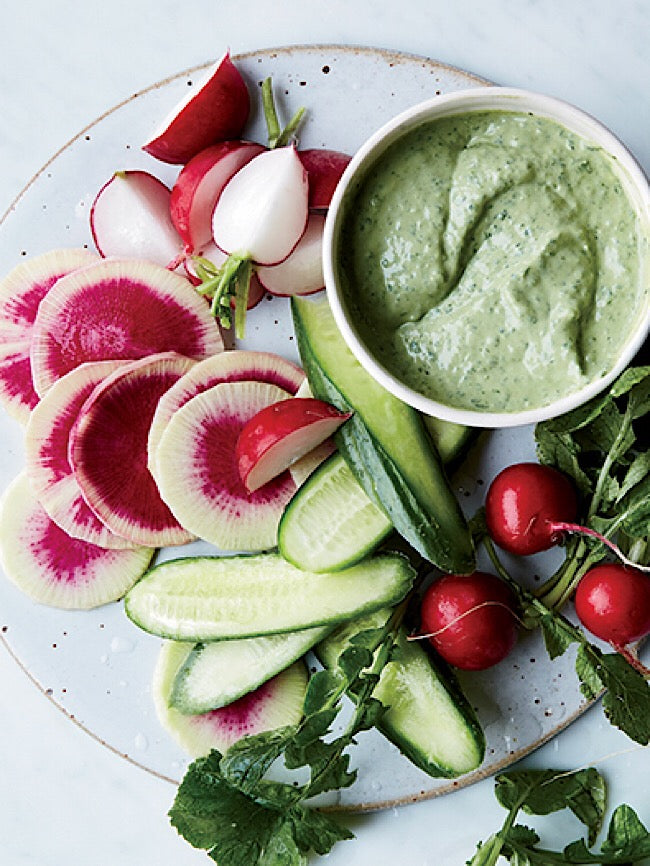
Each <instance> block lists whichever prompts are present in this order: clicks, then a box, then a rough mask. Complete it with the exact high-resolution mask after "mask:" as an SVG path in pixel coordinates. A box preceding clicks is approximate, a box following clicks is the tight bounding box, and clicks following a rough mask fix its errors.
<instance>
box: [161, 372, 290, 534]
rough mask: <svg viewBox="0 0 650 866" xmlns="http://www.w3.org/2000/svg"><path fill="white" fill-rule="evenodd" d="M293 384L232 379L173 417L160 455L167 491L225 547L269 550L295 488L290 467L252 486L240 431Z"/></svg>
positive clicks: (178, 508)
mask: <svg viewBox="0 0 650 866" xmlns="http://www.w3.org/2000/svg"><path fill="white" fill-rule="evenodd" d="M287 396H288V394H287V392H286V391H283V390H282V389H281V388H277V387H276V386H275V385H268V384H266V383H263V382H225V383H222V384H220V385H215V386H214V387H213V388H210V390H208V391H204V392H203V393H202V394H199V395H198V396H196V397H193V398H192V399H191V400H190V401H189V402H187V403H186V404H185V405H184V406H183V407H182V408H181V409H179V410H178V411H177V412H176V413H175V414H174V415H173V417H172V418H171V420H170V421H169V423H168V424H167V427H166V428H165V430H164V432H163V435H162V437H161V439H160V442H159V443H158V447H157V449H156V452H155V454H154V455H153V457H154V466H155V477H156V481H157V482H158V489H159V490H160V495H161V496H162V498H163V499H164V501H165V502H166V503H167V505H168V506H169V508H170V510H171V511H172V513H173V514H174V516H175V517H176V519H177V520H178V522H179V523H180V524H181V525H182V526H185V527H186V529H188V530H189V531H190V532H193V533H194V534H195V535H198V536H199V538H203V539H204V540H205V541H209V542H211V543H212V544H214V545H216V546H217V547H219V548H221V549H222V550H249V551H253V550H266V549H268V548H270V547H274V546H275V545H276V543H277V529H278V522H279V520H280V517H281V515H282V512H283V510H284V507H285V506H286V504H287V502H288V501H289V500H290V499H291V497H292V496H293V493H294V492H295V485H294V483H293V481H292V480H291V477H290V475H289V473H287V472H285V473H284V474H283V475H280V476H278V477H277V478H275V479H274V480H273V481H271V482H270V483H269V484H267V485H266V486H265V487H264V489H263V490H259V491H256V492H255V493H249V492H248V491H247V490H246V488H245V487H244V485H243V483H242V481H241V478H240V477H239V471H238V469H237V462H236V459H235V448H236V445H237V439H238V437H239V434H240V432H241V430H242V428H243V427H244V425H245V424H246V422H247V421H248V420H249V419H250V418H252V417H253V416H254V415H256V414H257V413H258V412H259V411H260V409H263V408H264V407H265V406H268V405H270V404H271V403H275V402H277V401H278V400H283V399H284V398H286V397H287Z"/></svg>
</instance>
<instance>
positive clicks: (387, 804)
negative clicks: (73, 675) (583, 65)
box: [0, 44, 591, 812]
mask: <svg viewBox="0 0 650 866" xmlns="http://www.w3.org/2000/svg"><path fill="white" fill-rule="evenodd" d="M332 52H337V53H341V54H366V55H369V56H370V57H373V58H377V59H381V60H384V61H386V62H388V63H389V64H395V65H397V64H400V65H401V64H417V65H418V66H424V67H426V68H428V69H431V70H432V71H435V70H446V71H448V72H450V73H453V74H457V75H460V76H462V77H463V78H465V79H466V81H467V83H468V84H469V85H471V84H476V85H477V86H481V85H483V86H489V85H490V84H491V82H489V81H487V80H486V79H484V78H481V77H480V76H478V75H475V74H473V73H470V72H466V71H465V70H462V69H459V68H458V67H454V66H452V65H450V64H446V63H442V62H439V61H437V60H433V59H430V58H427V57H423V56H421V55H417V54H409V53H404V52H397V51H392V50H389V49H383V48H372V47H367V46H351V45H336V44H331V45H330V44H315V45H290V46H283V47H279V48H270V49H262V50H259V51H248V52H243V53H240V54H236V55H233V59H235V60H236V59H251V58H256V57H260V56H262V57H268V58H273V57H275V56H277V55H280V54H282V55H285V56H290V55H291V54H294V53H297V54H305V53H308V54H309V53H310V54H317V55H326V54H328V53H332ZM212 63H213V61H208V62H206V63H202V64H199V65H197V66H193V67H189V68H187V69H185V70H182V71H181V72H177V73H175V74H174V75H170V76H168V77H166V78H164V79H162V80H160V81H158V82H156V83H154V84H152V85H150V86H148V87H145V88H143V89H141V90H138V91H136V92H135V93H133V94H132V95H131V96H129V97H127V98H126V99H123V100H122V101H121V102H119V103H117V104H116V105H114V106H112V107H111V108H109V109H108V110H107V111H105V112H104V113H103V114H101V115H100V116H99V117H97V118H96V119H95V120H93V121H92V122H91V123H89V124H87V125H86V126H84V127H83V128H82V129H81V130H80V131H79V132H78V133H77V134H76V135H75V136H73V138H71V139H70V140H69V141H68V142H66V143H65V144H64V145H63V146H62V147H60V148H59V149H58V150H57V151H56V152H55V153H54V154H53V155H52V156H51V157H50V159H49V160H48V161H47V162H46V163H45V164H44V165H43V166H42V167H41V168H40V169H39V170H38V171H37V172H36V173H35V174H34V175H33V177H32V178H31V179H30V180H29V181H28V182H27V183H26V184H25V186H24V187H23V188H22V189H21V190H20V192H19V193H18V194H17V195H16V197H15V198H14V200H13V201H12V202H11V204H10V205H9V206H8V208H7V209H6V211H5V212H4V213H3V214H2V216H1V217H0V228H1V227H2V225H3V223H4V222H5V220H6V219H7V217H8V216H9V215H10V214H11V213H12V212H13V211H14V210H15V208H16V207H17V205H18V204H19V203H20V201H21V199H22V198H23V196H24V195H25V193H26V192H27V191H28V190H29V189H30V187H31V186H32V185H33V184H34V183H35V182H36V181H37V180H38V179H39V178H40V177H41V176H42V175H43V173H44V172H46V171H47V169H48V168H49V167H50V166H51V165H52V163H53V162H55V160H56V159H57V158H58V157H59V156H60V155H61V154H62V153H64V152H65V151H66V150H67V149H68V148H69V147H70V146H71V145H73V144H74V143H75V142H77V141H79V139H81V138H82V137H83V136H85V135H86V134H87V133H88V132H89V131H90V130H92V129H93V128H94V127H95V126H97V125H98V124H99V123H101V122H102V121H103V120H104V119H105V118H106V117H108V116H110V115H112V114H114V113H115V112H117V111H119V110H120V109H121V108H122V107H123V106H125V105H128V104H129V103H131V102H133V101H134V100H136V99H138V98H139V97H141V96H143V95H144V94H147V93H150V92H152V91H155V90H159V89H161V88H163V87H165V86H166V85H168V84H170V83H172V82H175V81H177V80H179V79H182V78H184V77H187V76H191V75H195V74H196V73H200V72H202V71H204V70H206V69H207V68H209V67H210V65H211V64H212ZM0 641H1V642H2V643H3V644H4V646H5V648H6V650H7V652H8V653H9V655H10V656H11V657H12V658H13V659H14V661H15V662H16V664H17V665H18V666H19V667H20V668H21V669H22V670H23V671H24V673H25V674H26V676H27V677H28V678H29V679H30V680H31V682H32V683H33V684H34V685H35V686H36V687H37V688H38V689H39V691H40V692H41V693H42V694H43V695H44V696H45V697H46V698H47V699H48V700H49V701H51V703H52V704H53V705H54V706H55V707H56V708H57V709H58V710H60V711H61V712H62V713H63V714H64V715H65V716H66V717H67V718H68V719H70V721H72V722H74V724H75V725H77V727H79V728H80V729H81V730H83V731H84V732H85V733H86V734H88V735H89V736H91V737H92V738H93V739H94V740H95V741H96V742H97V743H99V744H100V745H102V746H104V747H106V748H107V749H109V750H110V751H111V752H113V753H114V754H115V755H117V756H118V757H120V758H123V759H124V760H126V761H127V762H128V763H130V764H132V765H133V766H136V767H139V768H140V769H142V770H145V771H146V772H147V773H149V774H151V775H152V776H154V777H157V778H159V779H161V780H164V781H166V782H169V783H170V784H172V785H177V784H178V783H177V781H176V780H175V779H173V778H171V777H170V776H167V775H165V774H164V773H161V772H158V771H156V770H154V769H152V768H150V767H147V766H146V765H144V764H143V763H141V762H139V761H137V760H135V759H134V758H132V757H131V756H130V755H127V754H125V753H123V752H121V751H120V750H119V749H117V748H116V747H115V746H113V745H111V744H110V743H109V742H107V741H106V740H104V739H103V738H102V737H100V736H98V735H97V734H96V733H94V732H93V731H92V730H91V729H90V728H89V727H87V726H86V725H85V724H83V723H82V722H80V721H79V720H78V719H77V718H75V716H74V715H73V714H72V713H70V712H69V711H68V710H67V709H66V708H65V707H63V706H62V705H61V704H60V703H58V701H57V700H56V699H55V698H54V696H53V695H52V694H51V693H50V691H51V690H49V689H46V688H45V687H44V686H43V685H42V683H40V682H39V680H38V679H37V678H36V677H35V676H34V675H33V674H32V673H31V672H30V671H29V670H28V668H27V667H26V665H25V664H24V663H23V662H22V661H21V659H20V658H19V656H18V655H17V654H16V653H15V652H14V650H13V649H12V647H11V645H10V643H9V641H8V640H7V639H6V638H5V636H4V635H3V634H0ZM589 706H591V703H590V702H586V701H583V702H582V703H581V705H580V707H579V708H578V710H577V711H575V712H573V713H571V714H570V715H568V716H567V717H565V718H564V719H563V720H562V721H561V722H560V723H559V724H558V725H557V726H555V727H554V728H552V729H551V730H549V731H548V732H547V733H546V734H545V735H543V736H542V737H539V738H538V739H537V740H535V741H534V742H533V743H530V744H528V745H527V746H525V747H522V748H520V749H517V750H513V751H511V752H510V753H509V754H508V755H507V756H506V757H504V758H503V759H502V760H501V761H498V762H496V763H491V764H490V765H489V766H488V767H479V768H478V769H477V770H475V771H474V772H471V773H468V774H466V775H464V776H462V777H460V778H459V779H453V780H449V783H448V784H443V785H441V786H440V787H438V788H435V789H434V790H431V791H422V792H420V793H419V794H416V795H407V796H403V797H396V798H390V799H387V800H383V801H374V802H372V803H364V802H360V803H358V804H354V805H344V806H341V805H337V806H327V807H325V809H326V810H332V811H350V812H352V811H354V812H357V811H358V812H363V811H375V810H379V809H385V808H391V807H394V806H399V805H406V804H409V803H415V802H418V801H422V800H427V799H433V798H435V797H438V796H441V795H442V794H447V793H451V792H453V791H456V790H459V789H461V788H464V787H467V786H468V785H471V784H473V783H475V782H478V781H480V780H481V779H484V778H487V777H489V776H491V775H494V773H496V772H499V771H500V770H503V769H505V768H506V767H508V766H510V765H512V764H513V763H515V762H516V761H518V760H520V759H521V758H523V757H525V756H526V755H528V754H530V753H531V752H533V751H534V750H535V749H537V748H539V747H540V746H542V745H544V743H546V742H548V741H549V740H551V739H552V738H553V737H554V736H556V735H557V734H558V733H559V732H560V731H562V730H564V729H565V728H566V727H568V726H569V725H570V724H571V723H572V722H573V721H575V720H576V719H577V718H578V717H579V716H580V715H582V714H583V713H584V712H585V710H586V709H588V707H589Z"/></svg>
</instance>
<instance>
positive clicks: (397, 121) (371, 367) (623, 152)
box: [323, 86, 650, 428]
mask: <svg viewBox="0 0 650 866" xmlns="http://www.w3.org/2000/svg"><path fill="white" fill-rule="evenodd" d="M482 110H504V111H508V110H511V111H519V112H530V113H532V114H534V115H537V116H541V117H546V118H549V119H551V120H554V121H555V122H556V123H560V124H561V125H563V126H566V127H567V128H568V129H570V130H571V131H572V132H574V133H576V134H578V135H580V136H582V137H583V138H586V139H588V140H591V141H594V143H596V144H597V145H599V146H600V147H601V148H602V149H603V150H604V151H605V152H606V153H607V154H609V155H610V157H613V160H612V165H613V166H614V170H615V171H616V173H617V175H618V176H619V178H620V180H621V181H622V183H623V186H624V188H625V191H626V194H627V196H628V198H629V199H630V200H631V202H632V204H633V206H634V207H635V209H636V211H637V214H638V216H639V219H640V221H641V224H642V226H643V227H645V228H646V236H647V227H648V226H649V225H650V215H649V212H650V188H649V186H648V179H647V178H646V175H645V173H644V171H643V169H642V168H641V166H640V164H639V163H638V161H637V160H636V158H635V157H634V156H633V154H632V153H631V152H630V151H629V150H628V148H627V147H626V146H625V145H624V144H623V142H622V141H621V140H620V139H619V138H617V136H616V135H614V133H613V132H612V131H611V130H610V129H608V128H607V127H606V126H605V125H604V124H603V123H601V122H600V121H599V120H597V119H596V118H595V117H593V116H592V115H590V114H588V113H587V112H586V111H583V110H582V109H581V108H578V107H577V106H575V105H572V104H571V103H569V102H566V101H565V100H562V99H558V98H557V97H553V96H548V95H545V94H542V93H537V92H535V91H531V90H525V89H522V88H514V87H497V86H486V87H472V88H466V89H463V90H458V91H454V92H452V93H447V94H443V95H440V96H434V97H432V98H430V99H427V100H425V101H423V102H419V103H417V104H416V105H413V106H412V107H410V108H407V109H406V110H405V111H402V112H400V113H399V114H397V115H396V116H395V117H393V118H392V119H391V120H389V121H388V122H387V123H385V124H383V126H381V127H380V128H379V129H378V130H377V131H376V132H374V133H373V134H372V135H371V136H370V137H369V138H368V139H367V140H366V141H365V142H364V144H362V145H361V147H360V148H359V150H358V151H357V152H356V154H355V155H354V156H353V157H352V159H351V161H350V163H349V164H348V166H347V167H346V169H345V171H344V172H343V175H342V177H341V179H340V181H339V183H338V185H337V187H336V190H335V192H334V195H333V197H332V201H331V203H330V206H329V209H328V212H327V217H326V220H325V228H324V234H323V271H324V277H325V287H326V291H327V297H328V300H329V304H330V307H331V309H332V314H333V316H334V319H335V321H336V324H337V326H338V328H339V330H340V331H341V333H342V336H343V338H344V340H345V342H346V344H347V345H348V347H349V349H350V350H351V351H352V353H353V355H354V356H355V357H356V359H357V360H358V361H359V363H360V364H361V365H362V366H363V367H364V368H365V369H366V371H367V372H368V373H369V374H370V375H371V376H372V377H373V378H374V379H375V380H376V381H378V382H379V384H381V385H383V386H384V387H385V388H386V389H387V390H388V391H390V392H391V393H392V394H394V395H395V396H396V397H398V398H399V399H400V400H402V401H403V402H404V403H407V404H409V405H411V406H413V407H414V408H415V409H418V410H419V411H420V412H423V413H424V414H426V415H434V416H436V417H438V418H441V419H443V420H445V421H450V422H453V423H456V424H463V425H465V426H468V427H488V428H498V427H514V426H520V425H524V424H534V423H537V422H539V421H545V420H548V419H550V418H554V417H556V416H558V415H562V414H564V413H565V412H569V411H571V410H572V409H576V408H578V407H579V406H581V405H582V404H584V403H586V402H587V401H588V400H590V399H591V398H592V397H595V396H596V395H597V394H599V393H600V392H601V391H603V390H604V389H605V388H606V387H608V386H609V385H610V384H611V383H612V382H613V381H614V379H616V377H617V376H618V375H620V373H622V372H623V370H624V369H625V368H626V367H627V366H628V364H629V363H630V362H631V361H632V359H633V358H634V356H635V355H636V353H637V352H638V350H639V349H640V348H641V346H642V345H643V343H644V342H645V340H646V339H647V336H648V332H649V330H650V292H649V291H647V290H646V294H645V298H644V300H643V303H642V306H641V309H640V311H639V317H638V321H637V323H636V325H635V327H634V328H632V329H631V331H630V334H629V335H628V339H627V341H626V343H625V345H624V347H623V349H622V350H621V352H620V354H619V357H618V359H617V361H616V363H615V364H614V365H613V367H612V368H611V369H610V370H609V371H608V372H607V373H606V374H605V375H604V376H601V377H600V378H598V379H596V380H594V381H592V382H589V383H588V384H587V385H585V386H583V387H582V388H580V389H579V390H577V391H573V392H571V393H570V394H566V395H564V396H562V397H560V398H558V399H557V400H554V401H553V402H552V403H549V404H547V405H545V406H541V407H537V408H532V409H526V410H519V411H513V412H479V411H476V410H470V409H461V408H458V407H455V406H449V405H447V404H445V403H441V402H439V401H437V400H434V399H432V398H430V397H427V396H425V395H424V394H422V393H420V392H418V391H416V390H414V389H413V388H411V387H410V386H408V385H406V384H405V383H404V382H402V381H401V380H400V379H398V378H397V377H396V376H395V375H394V374H393V373H391V372H390V371H389V370H388V369H387V368H386V367H384V366H383V365H382V364H381V363H380V362H379V361H378V360H377V358H376V357H375V356H374V355H373V354H372V353H371V352H370V351H369V350H368V348H367V347H366V345H365V343H364V342H363V340H362V339H361V338H360V336H359V334H358V332H357V330H356V328H355V327H354V325H353V324H352V322H351V317H350V316H349V315H348V313H347V310H346V306H345V301H344V299H343V297H342V292H341V291H340V290H339V283H338V278H337V274H336V267H335V254H336V242H337V231H338V228H339V226H340V222H341V219H342V213H343V207H344V204H345V200H346V196H347V193H348V190H350V188H351V187H352V186H353V185H354V183H355V182H356V180H357V178H358V177H359V176H363V174H364V172H365V171H366V169H367V168H368V166H369V165H371V164H372V163H373V162H374V161H375V160H376V159H377V158H378V157H379V156H381V155H382V154H383V152H384V151H385V150H386V149H387V148H388V147H389V146H390V145H391V144H392V143H393V142H394V141H396V140H397V139H398V138H400V137H401V136H402V135H404V134H405V133H407V132H409V131H410V130H411V129H413V128H414V127H416V126H418V125H420V124H422V123H425V122H427V121H429V120H433V119H435V118H439V117H449V116H453V115H456V114H465V113H468V112H476V111H482ZM645 246H646V249H645V250H644V255H643V260H642V262H641V266H642V279H643V278H644V277H645V278H646V280H647V271H648V268H649V267H650V264H649V262H648V259H649V252H650V251H649V250H648V247H649V246H650V243H646V245H645Z"/></svg>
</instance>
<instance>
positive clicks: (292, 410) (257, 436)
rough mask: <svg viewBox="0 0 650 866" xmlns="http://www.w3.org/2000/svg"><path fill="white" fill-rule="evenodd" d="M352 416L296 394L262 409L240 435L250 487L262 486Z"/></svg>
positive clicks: (240, 462) (241, 462)
mask: <svg viewBox="0 0 650 866" xmlns="http://www.w3.org/2000/svg"><path fill="white" fill-rule="evenodd" d="M349 417H350V413H349V412H339V410H338V409H336V408H335V407H334V406H332V405H330V404H329V403H325V402H324V401H323V400H316V399H315V398H314V397H302V398H301V397H292V398H291V399H290V400H281V401H280V402H278V403H274V404H273V405H272V406H267V407H266V408H265V409H262V410H261V411H260V412H258V413H257V415H254V416H253V417H252V418H251V419H250V421H248V422H247V424H246V425H245V426H244V428H243V429H242V431H241V433H240V434H239V438H238V439H237V449H236V452H235V457H236V459H237V468H238V470H239V476H240V478H241V479H242V481H243V482H244V486H245V487H246V489H247V490H248V491H250V492H252V491H254V490H259V488H260V487H263V486H264V485H265V484H267V483H268V482H269V481H270V480H271V479H272V478H276V477H277V476H278V475H280V473H281V472H284V470H285V469H287V468H288V467H289V466H291V464H292V463H294V462H295V461H296V460H298V459H300V458H301V457H304V456H305V454H308V453H309V452H310V451H311V450H312V449H313V448H315V447H316V446H317V445H320V444H321V443H322V442H324V441H325V440H326V439H328V438H329V437H330V436H332V435H333V434H334V433H335V432H336V430H338V428H339V427H340V426H341V424H343V423H344V422H345V421H347V420H348V418H349Z"/></svg>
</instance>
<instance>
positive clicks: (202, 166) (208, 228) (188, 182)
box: [169, 141, 265, 252]
mask: <svg viewBox="0 0 650 866" xmlns="http://www.w3.org/2000/svg"><path fill="white" fill-rule="evenodd" d="M264 150H265V148H264V147H263V146H262V145H261V144H255V143H253V142H250V141H222V142H220V143H219V144H213V145H212V146H211V147H207V148H206V149H205V150H202V151H201V152H200V153H197V154H196V156H195V157H193V158H192V159H191V160H190V161H189V162H188V163H187V165H186V166H184V167H183V169H182V170H181V173H180V174H179V175H178V177H177V179H176V183H175V184H174V186H173V187H172V192H171V199H170V201H169V212H170V216H171V221H172V223H173V224H174V226H175V227H176V231H177V232H178V234H179V235H180V236H181V238H182V239H183V241H184V242H185V246H186V249H187V250H188V251H189V252H195V251H196V250H200V249H201V248H202V247H204V246H205V245H206V244H207V243H208V242H209V241H210V240H212V213H213V211H214V206H215V204H216V203H217V199H218V198H219V196H220V195H221V191H222V190H223V188H224V186H225V185H226V184H227V183H228V181H229V180H230V178H231V177H232V176H233V175H234V174H236V172H238V171H239V169H240V168H242V167H243V166H244V165H246V163H247V162H250V161H251V159H252V158H253V157H254V156H257V155H258V154H260V153H263V151H264Z"/></svg>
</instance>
